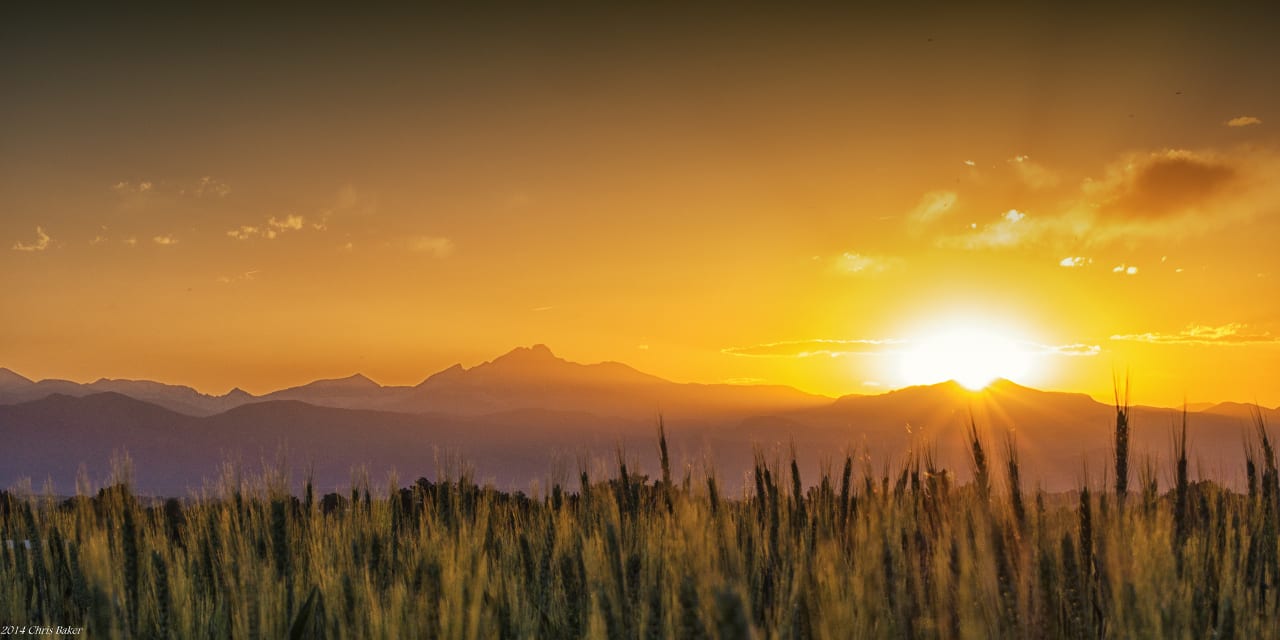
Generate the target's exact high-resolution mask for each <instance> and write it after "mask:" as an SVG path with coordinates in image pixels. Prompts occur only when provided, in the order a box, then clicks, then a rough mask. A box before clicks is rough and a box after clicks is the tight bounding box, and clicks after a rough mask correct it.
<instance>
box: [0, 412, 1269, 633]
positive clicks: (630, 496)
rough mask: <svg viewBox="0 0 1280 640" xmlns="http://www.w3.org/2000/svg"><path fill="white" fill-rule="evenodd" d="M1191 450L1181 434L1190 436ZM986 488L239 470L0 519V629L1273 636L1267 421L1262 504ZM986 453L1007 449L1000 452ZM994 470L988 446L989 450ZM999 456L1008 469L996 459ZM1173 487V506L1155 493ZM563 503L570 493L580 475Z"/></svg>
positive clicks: (854, 466)
mask: <svg viewBox="0 0 1280 640" xmlns="http://www.w3.org/2000/svg"><path fill="white" fill-rule="evenodd" d="M1183 433H1185V425H1184V428H1183ZM968 438H969V444H970V446H971V454H972V455H971V464H972V469H971V470H972V472H973V481H972V482H969V483H967V484H964V485H962V486H958V485H957V484H956V483H955V482H954V481H953V480H952V479H951V476H950V475H949V474H947V473H945V472H941V471H940V470H938V469H936V468H934V464H933V461H932V459H931V457H930V455H929V454H928V451H927V450H924V451H917V452H912V453H911V454H909V455H907V456H906V457H905V459H904V460H902V461H900V463H899V464H898V465H897V467H896V469H895V470H893V471H891V472H889V473H884V472H881V473H873V471H872V468H871V466H870V464H869V463H866V462H865V461H863V460H858V459H856V458H855V457H854V456H846V457H845V458H844V459H843V463H842V464H837V465H834V468H833V469H832V471H831V472H830V473H825V474H824V475H823V477H821V478H816V479H814V480H816V482H810V481H809V479H806V478H801V477H800V474H799V470H798V466H797V465H796V463H795V462H794V458H793V459H792V460H791V461H790V462H789V463H788V462H778V461H770V460H768V459H767V458H766V456H764V455H758V456H757V462H756V465H755V467H754V469H752V470H751V472H750V478H751V482H750V484H749V486H748V489H747V490H746V491H744V492H743V495H740V496H727V495H724V494H723V493H722V492H721V491H720V490H719V489H718V487H717V480H716V476H715V474H714V473H702V474H699V475H695V474H694V473H693V472H691V471H686V472H684V473H683V474H682V476H683V477H681V478H673V477H672V472H671V470H670V467H669V462H668V459H667V456H666V441H665V435H664V434H661V433H659V436H658V445H659V447H660V449H661V453H662V457H661V460H662V468H661V475H660V476H659V477H657V478H655V479H654V480H652V481H651V480H649V479H648V478H647V477H646V476H642V475H639V474H637V473H635V472H634V471H631V470H628V468H627V464H626V461H625V457H623V456H621V455H620V456H619V459H618V463H617V469H616V471H615V472H614V473H612V474H611V475H612V477H607V478H604V477H601V478H595V477H591V476H590V474H588V473H587V472H585V471H583V472H582V473H581V475H580V477H579V478H577V479H576V482H574V483H572V484H573V485H575V486H561V485H560V484H555V485H554V486H552V487H551V488H550V490H549V491H547V492H546V495H545V496H540V497H537V498H530V497H527V496H525V495H524V494H521V493H504V492H500V491H497V490H495V489H493V488H491V487H482V486H479V485H477V484H476V483H475V482H473V481H472V480H471V479H470V478H469V474H467V473H465V472H457V473H454V474H452V475H451V476H447V477H442V478H440V479H437V480H436V481H428V480H426V479H420V480H418V481H417V482H414V483H412V484H410V485H409V486H407V487H398V486H396V482H395V480H394V479H392V480H391V481H390V482H388V483H386V484H384V485H383V486H381V487H377V486H372V485H371V483H369V482H368V481H363V482H362V481H359V480H357V481H353V484H352V488H351V490H350V493H344V494H342V495H337V494H329V495H325V496H316V495H315V492H314V490H313V488H312V486H311V485H310V483H307V484H306V485H305V489H304V491H303V492H301V493H302V495H301V496H300V497H299V496H295V495H293V493H292V492H290V491H289V483H288V479H287V478H286V477H285V476H284V475H283V474H276V475H274V476H272V475H268V476H264V477H263V478H259V479H258V480H256V481H253V482H248V481H237V480H235V479H234V478H233V477H232V476H230V475H229V476H228V478H232V479H227V480H224V481H223V482H222V484H221V485H220V487H218V488H215V489H213V490H207V491H206V492H205V493H204V494H203V495H202V496H200V497H198V498H191V499H188V500H184V501H179V500H168V501H165V502H159V501H157V500H154V499H145V498H140V497H137V496H135V495H133V493H132V492H131V490H130V488H129V485H128V483H127V478H120V480H121V481H120V482H117V483H115V484H112V485H110V486H109V487H107V488H105V489H102V490H100V491H98V492H97V493H96V494H94V495H83V496H79V497H76V498H72V499H69V500H59V499H56V498H53V497H51V496H49V495H43V496H42V495H38V494H32V493H31V492H25V493H24V492H21V491H18V492H6V493H5V494H4V495H3V499H2V500H0V532H2V535H0V537H2V538H3V539H5V540H6V541H8V544H5V545H4V546H3V548H2V549H0V624H5V625H10V624H21V625H32V626H39V627H47V628H53V627H55V626H62V627H79V628H83V635H85V636H86V637H92V638H129V637H134V638H164V637H175V638H228V637H231V638H285V637H288V638H437V637H439V638H535V637H536V638H672V637H675V638H707V637H718V638H759V639H766V638H851V637H857V638H991V637H1006V638H1014V637H1017V638H1111V637H1114V638H1144V637H1150V638H1210V637H1212V638H1257V637H1269V636H1274V635H1275V634H1276V633H1277V627H1278V625H1277V624H1276V622H1275V620H1276V618H1275V614H1276V612H1277V606H1278V605H1280V597H1278V596H1277V593H1276V586H1277V580H1278V579H1280V554H1278V551H1280V548H1278V545H1277V516H1278V514H1280V487H1278V486H1277V469H1276V461H1275V453H1274V451H1273V449H1272V441H1271V439H1270V438H1269V436H1268V433H1267V431H1266V428H1265V425H1263V424H1262V422H1261V420H1260V419H1259V421H1258V424H1257V430H1256V435H1255V437H1254V438H1253V440H1252V441H1251V442H1252V444H1251V445H1249V446H1248V447H1247V449H1246V454H1247V469H1246V472H1247V473H1246V475H1247V478H1248V490H1247V492H1231V491H1227V490H1224V489H1222V488H1220V487H1219V486H1218V485H1217V484H1214V483H1212V482H1207V481H1199V482H1194V483H1193V482H1190V481H1189V480H1188V477H1187V465H1186V458H1187V451H1186V444H1185V439H1184V438H1185V436H1181V438H1183V439H1180V436H1179V434H1177V433H1175V434H1174V443H1173V444H1174V446H1175V449H1176V451H1177V454H1178V455H1177V456H1176V460H1175V461H1174V465H1173V468H1171V469H1168V470H1162V469H1156V468H1154V467H1153V466H1152V465H1150V464H1148V465H1145V466H1143V467H1142V468H1140V469H1139V470H1138V473H1137V474H1136V475H1137V476H1138V477H1137V480H1138V482H1137V483H1136V485H1137V486H1136V489H1135V490H1132V491H1131V490H1130V489H1129V486H1128V484H1129V482H1128V481H1129V476H1130V475H1134V474H1132V473H1131V472H1130V471H1129V469H1128V466H1129V464H1130V462H1129V460H1128V447H1127V439H1128V434H1127V423H1126V412H1125V410H1124V409H1123V408H1120V410H1118V411H1117V428H1116V442H1115V443H1114V447H1113V451H1115V452H1116V455H1115V468H1114V469H1112V470H1111V472H1112V473H1111V477H1113V478H1116V479H1118V480H1112V481H1111V482H1109V483H1108V484H1109V486H1106V487H1102V486H1093V487H1088V486H1085V487H1081V489H1080V490H1079V491H1076V492H1072V493H1069V494H1053V495H1046V494H1044V493H1043V492H1038V491H1033V490H1028V489H1027V488H1024V487H1023V486H1022V480H1021V479H1020V472H1021V470H1020V469H1019V464H1018V461H1017V449H1016V443H1015V442H1013V441H1012V440H1008V441H1005V442H1004V443H1003V446H1000V447H998V449H997V448H995V447H992V445H991V443H989V442H987V439H986V438H984V437H981V436H980V434H979V432H978V429H977V428H976V426H974V427H972V429H971V430H970V432H969V434H968ZM993 449H995V450H994V451H993ZM997 452H998V453H997ZM993 454H994V455H993ZM1164 471H1168V472H1169V473H1170V475H1171V476H1172V477H1173V482H1172V483H1171V487H1170V488H1169V490H1167V491H1165V492H1163V493H1162V492H1160V490H1159V484H1158V483H1157V479H1156V476H1157V475H1159V474H1160V473H1162V472H1164ZM566 484H568V483H566Z"/></svg>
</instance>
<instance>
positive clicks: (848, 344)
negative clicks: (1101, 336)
mask: <svg viewBox="0 0 1280 640" xmlns="http://www.w3.org/2000/svg"><path fill="white" fill-rule="evenodd" d="M913 344H917V343H916V342H914V341H912V340H903V339H898V338H883V339H857V340H834V339H815V340H791V341H784V342H767V343H764V344H757V345H751V346H747V347H727V348H724V349H721V350H720V352H721V353H724V354H728V355H731V356H741V357H746V358H811V357H814V356H828V357H832V358H834V357H839V356H845V355H877V354H888V353H901V352H903V351H906V350H909V349H910V348H911V346H912V345H913ZM1018 348H1019V349H1020V350H1021V351H1022V352H1024V353H1026V354H1028V355H1049V356H1067V357H1090V356H1096V355H1098V354H1099V353H1101V352H1102V347H1100V346H1098V345H1090V344H1082V343H1077V344H1065V345H1047V344H1040V343H1038V342H1025V341H1024V342H1019V343H1018Z"/></svg>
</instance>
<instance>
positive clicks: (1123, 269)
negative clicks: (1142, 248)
mask: <svg viewBox="0 0 1280 640" xmlns="http://www.w3.org/2000/svg"><path fill="white" fill-rule="evenodd" d="M1111 273H1122V274H1124V275H1126V276H1132V275H1137V274H1138V268H1137V267H1135V266H1133V265H1131V264H1118V265H1116V266H1114V267H1112V268H1111Z"/></svg>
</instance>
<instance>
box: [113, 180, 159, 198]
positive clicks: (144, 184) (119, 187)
mask: <svg viewBox="0 0 1280 640" xmlns="http://www.w3.org/2000/svg"><path fill="white" fill-rule="evenodd" d="M155 186H156V185H155V183H154V182H151V181H150V180H139V181H138V182H129V181H127V180H122V181H120V182H117V183H115V184H113V185H111V190H112V191H114V192H116V193H118V194H120V195H122V196H125V195H132V194H135V193H150V192H152V191H154V190H155Z"/></svg>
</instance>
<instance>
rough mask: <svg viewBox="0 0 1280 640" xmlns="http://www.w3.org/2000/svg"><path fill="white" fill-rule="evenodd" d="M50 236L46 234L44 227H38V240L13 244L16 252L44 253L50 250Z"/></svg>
mask: <svg viewBox="0 0 1280 640" xmlns="http://www.w3.org/2000/svg"><path fill="white" fill-rule="evenodd" d="M49 242H50V238H49V234H47V233H45V232H44V228H43V227H39V226H37V227H36V239H35V241H33V242H22V241H18V242H15V243H13V250H14V251H44V250H45V249H48V248H49Z"/></svg>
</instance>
